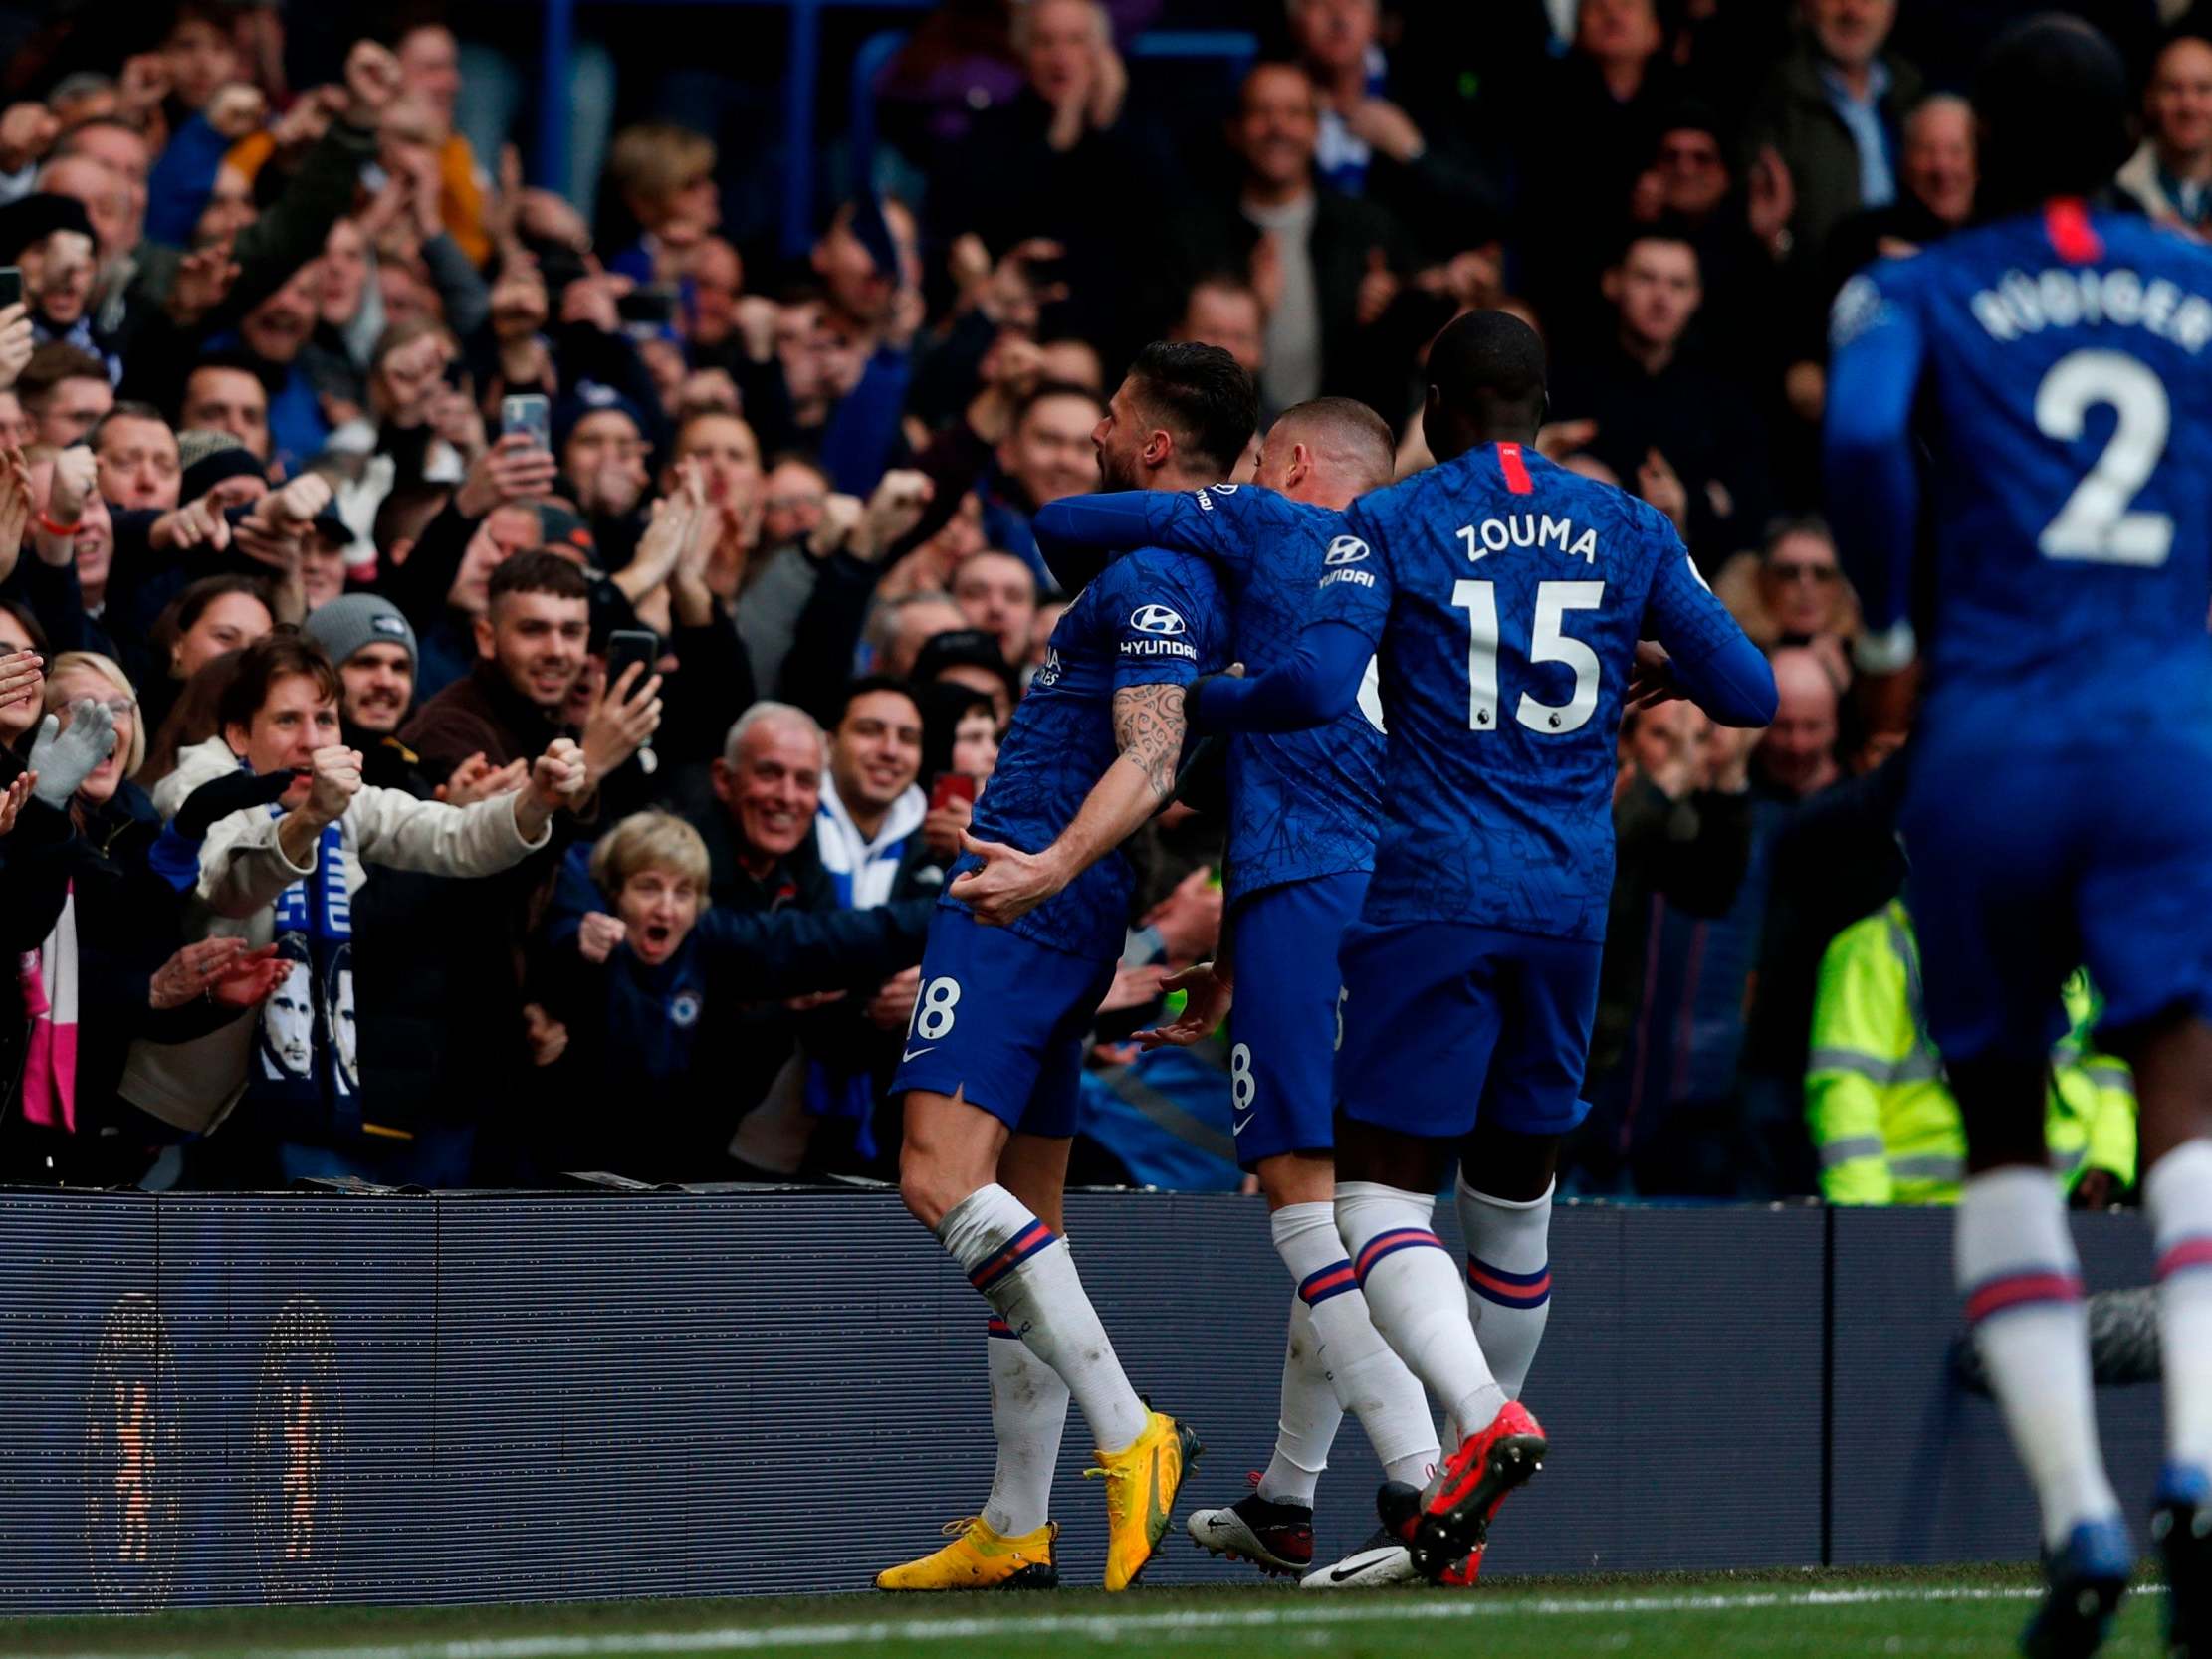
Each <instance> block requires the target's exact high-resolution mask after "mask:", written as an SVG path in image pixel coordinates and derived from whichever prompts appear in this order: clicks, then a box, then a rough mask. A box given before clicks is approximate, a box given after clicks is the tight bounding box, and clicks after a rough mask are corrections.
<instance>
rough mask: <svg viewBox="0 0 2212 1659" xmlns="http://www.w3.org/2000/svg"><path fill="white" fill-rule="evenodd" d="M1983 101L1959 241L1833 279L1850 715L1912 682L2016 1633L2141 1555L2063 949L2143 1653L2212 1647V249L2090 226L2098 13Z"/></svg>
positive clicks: (1918, 817) (1908, 799)
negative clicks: (2028, 1494)
mask: <svg viewBox="0 0 2212 1659" xmlns="http://www.w3.org/2000/svg"><path fill="white" fill-rule="evenodd" d="M1974 102H1975V110H1976V114H1977V116H1978V117H1979V119H1980V122H1981V125H1982V130H1983V133H1984V144H1983V146H1982V150H1983V154H1984V165H1983V173H1982V179H1981V186H1980V189H1979V191H1978V194H1977V198H1976V206H1977V209H1978V211H1979V213H1980V215H1981V218H1982V222H1981V223H1979V224H1977V225H1974V226H1972V227H1969V228H1968V229H1965V230H1962V231H1959V232H1956V233H1954V234H1953V235H1951V236H1949V237H1947V238H1946V239H1945V240H1944V241H1942V242H1941V243H1939V244H1938V245H1936V246H1935V247H1933V248H1931V249H1929V250H1927V251H1926V252H1924V253H1922V254H1920V255H1918V256H1916V257H1914V258H1911V259H1905V260H1896V261H1886V262H1883V263H1880V264H1879V265H1877V266H1875V267H1873V268H1872V269H1871V270H1869V271H1867V272H1865V273H1863V274H1861V275H1860V276H1858V277H1855V278H1853V279H1852V280H1851V282H1849V283H1848V284H1846V285H1845V287H1844V289H1843V290H1842V291H1841V292H1840V293H1839V295H1838V296H1837V302H1836V307H1835V311H1834V316H1833V321H1832V325H1831V335H1832V342H1833V350H1832V363H1831V369H1830V380H1829V393H1828V422H1827V460H1828V468H1827V470H1828V496H1829V501H1830V504H1831V508H1832V512H1833V514H1834V517H1835V520H1836V529H1837V539H1838V542H1839V544H1840V545H1841V546H1842V548H1843V550H1844V553H1845V556H1846V557H1847V559H1848V560H1849V561H1850V565H1851V568H1852V571H1853V574H1854V576H1855V578H1856V580H1857V581H1858V583H1859V592H1860V597H1861V601H1862V603H1863V604H1864V606H1865V608H1866V618H1867V632H1866V633H1865V634H1864V635H1863V636H1862V637H1861V641H1860V645H1859V648H1858V656H1859V666H1860V669H1861V671H1862V676H1863V690H1865V691H1866V692H1868V693H1869V694H1870V695H1869V701H1870V703H1871V705H1872V713H1873V715H1874V717H1875V724H1877V725H1878V726H1889V727H1891V728H1893V729H1894V728H1901V726H1903V724H1904V722H1905V719H1906V718H1907V717H1908V715H1909V713H1910V702H1911V696H1912V692H1913V689H1914V678H1915V671H1916V669H1917V667H1918V665H1919V664H1921V663H1922V662H1924V664H1925V668H1926V676H1925V678H1926V686H1925V699H1924V702H1923V703H1922V706H1921V708H1920V711H1919V716H1918V720H1917V724H1916V728H1915V729H1914V731H1913V733H1912V741H1911V746H1910V749H1909V750H1908V754H1909V766H1910V770H1909V773H1908V780H1907V785H1906V791H1905V798H1904V804H1903V809H1902V812H1901V815H1900V826H1901V828H1902V831H1903V839H1904V848H1905V853H1906V856H1907V859H1908V861H1909V868H1910V873H1909V875H1908V876H1907V879H1906V880H1907V888H1908V893H1909V899H1910V903H1911V906H1912V911H1913V916H1914V918H1915V920H1916V921H1917V923H1918V932H1919V937H1920V954H1921V961H1922V969H1923V974H1924V977H1925V989H1926V1010H1927V1023H1928V1031H1929V1035H1930V1036H1932V1037H1933V1038H1934V1039H1935V1042H1936V1044H1937V1046H1938V1047H1939V1048H1940V1049H1941V1050H1942V1053H1943V1059H1944V1063H1945V1066H1946V1069H1947V1075H1948V1078H1949V1081H1950V1084H1951V1087H1952V1090H1953V1092H1954V1093H1955V1094H1956V1095H1957V1097H1958V1102H1959V1109H1960V1113H1961V1115H1962V1117H1963V1118H1964V1120H1965V1124H1966V1139H1967V1178H1966V1181H1965V1184H1964V1186H1963V1188H1962V1190H1961V1193H1960V1199H1959V1204H1958V1214H1957V1242H1956V1266H1957V1273H1958V1281H1959V1288H1960V1291H1961V1293H1962V1295H1963V1296H1964V1298H1965V1301H1966V1309H1967V1320H1968V1324H1969V1326H1970V1327H1971V1329H1972V1330H1973V1332H1974V1337H1975V1341H1976V1343H1977V1345H1978V1346H1979V1348H1980V1349H1981V1353H1982V1357H1983V1360H1984V1362H1985V1364H1986V1365H1987V1368H1988V1371H1989V1375H1990V1382H1991V1388H1992V1391H1993V1392H1994V1393H1995V1394H1996V1395H1997V1398H1998V1402H1999V1404H2000V1405H2001V1406H2002V1408H2003V1410H2004V1414H2005V1419H2006V1423H2007V1426H2008V1427H2009V1428H2010V1430H2011V1431H2012V1435H2013V1439H2014V1442H2015V1444H2016V1446H2018V1448H2019V1450H2020V1451H2021V1454H2022V1457H2023V1461H2024V1462H2025V1463H2026V1464H2027V1466H2028V1468H2029V1471H2030V1473H2031V1474H2032V1475H2033V1476H2034V1478H2035V1484H2036V1488H2037V1496H2038V1499H2039V1502H2040V1507H2041V1511H2042V1520H2043V1546H2044V1556H2045V1562H2046V1568H2047V1575H2048V1578H2049V1586H2050V1587H2049V1593H2048V1595H2047V1597H2046V1599H2045V1601H2044V1604H2043V1606H2042V1607H2041V1608H2040V1609H2039V1611H2038V1612H2037V1614H2036V1615H2035V1618H2034V1620H2033V1622H2032V1623H2031V1624H2030V1626H2029V1629H2028V1633H2027V1636H2026V1638H2025V1644H2024V1645H2025V1648H2026V1651H2028V1652H2029V1653H2031V1654H2089V1653H2092V1652H2094V1651H2096V1649H2097V1647H2098V1645H2099V1643H2100V1642H2101V1640H2102V1639H2103V1636H2104V1633H2105V1630H2106V1628H2107V1627H2108V1625H2109V1622H2110V1618H2111V1615H2112V1611H2113V1609H2114V1607H2115V1606H2116V1604H2117V1602H2118V1600H2119V1597H2120V1594H2121V1592H2122V1590H2123V1589H2124V1587H2125V1585H2126V1582H2127V1580H2128V1577H2129V1575H2130V1573H2131V1571H2132V1567H2133V1547H2132V1545H2131V1543H2130V1542H2129V1539H2128V1536H2127V1530H2126V1527H2125V1524H2124V1523H2123V1521H2122V1520H2121V1518H2120V1512H2119V1504H2118V1500H2117V1499H2116V1497H2115V1496H2114V1494H2113V1491H2112V1488H2111V1485H2110V1483H2109V1482H2108V1480H2107V1479H2106V1477H2105V1473H2104V1469H2103V1463H2102V1458H2101V1454H2100V1452H2099V1448H2098V1436H2097V1423H2096V1415H2095V1406H2094V1396H2093V1394H2092V1391H2091V1381H2090V1364H2089V1345H2088V1332H2087V1322H2086V1318H2085V1314H2084V1307H2083V1302H2082V1279H2081V1268H2080V1264H2079V1262H2078V1260H2077V1258H2076V1255H2075V1249H2074V1243H2073V1237H2072V1234H2071V1233H2070V1231H2069V1229H2068V1227H2067V1224H2066V1215H2065V1210H2064V1200H2063V1199H2062V1198H2061V1196H2060V1194H2059V1191H2058V1189H2057V1188H2056V1187H2055V1186H2054V1185H2053V1183H2052V1180H2051V1177H2050V1171H2049V1168H2048V1166H2047V1163H2046V1161H2045V1148H2044V1140H2043V1123H2044V1119H2043V1101H2044V1069H2045V1064H2046V1056H2047V1055H2048V1053H2049V1047H2050V1042H2051V1039H2052V1038H2053V1037H2054V1036H2055V1035H2056V1034H2057V1033H2058V1032H2059V1031H2061V1030H2063V1029H2064V1025H2065V1020H2064V1015H2063V1014H2062V1012H2061V1004H2060V990H2061V986H2062V985H2063V984H2064V982H2065V981H2066V978H2067V976H2068V975H2069V973H2071V972H2072V971H2073V969H2074V968H2075V966H2076V965H2077V964H2078V963H2086V964H2087V965H2088V968H2089V971H2090V974H2091V977H2092V978H2094V979H2095V980H2096V982H2097V986H2098V989H2099V990H2100V992H2101V993H2102V995H2103V998H2104V1011H2103V1016H2102V1019H2101V1024H2100V1031H2099V1039H2100V1046H2101V1047H2104V1048H2107V1049H2109V1050H2110V1051H2111V1052H2113V1053H2115V1054H2117V1055H2119V1056H2120V1057H2121V1058H2123V1059H2125V1060H2126V1061H2128V1062H2129V1064H2130V1065H2131V1066H2132V1067H2133V1068H2134V1073H2135V1083H2136V1098H2137V1105H2138V1110H2139V1120H2140V1135H2141V1145H2142V1166H2143V1170H2144V1173H2143V1176H2142V1180H2141V1191H2142V1197H2143V1208H2144V1211H2145V1214H2146V1217H2147V1218H2148V1220H2149V1221H2150V1224H2151V1228H2152V1231H2153V1234H2154V1236H2155V1240H2156V1262H2157V1275H2158V1280H2159V1288H2158V1298H2159V1324H2160V1335H2161V1341H2162V1344H2163V1348H2164V1352H2165V1355H2166V1365H2165V1376H2166V1383H2165V1386H2166V1390H2167V1461H2166V1464H2165V1467H2164V1472H2163V1473H2162V1475H2161V1477H2160V1480H2159V1486H2158V1492H2157V1495H2156V1497H2155V1499H2154V1500H2153V1521H2152V1536H2153V1537H2154V1538H2156V1539H2158V1540H2159V1541H2160V1543H2161V1544H2162V1546H2163V1548H2164V1553H2165V1557H2166V1562H2165V1564H2166V1579H2167V1585H2168V1588H2169V1591H2170V1593H2169V1595H2168V1596H2167V1599H2166V1617H2167V1637H2168V1641H2167V1648H2166V1651H2170V1652H2171V1653H2173V1654H2175V1655H2177V1656H2183V1659H2187V1656H2191V1655H2193V1656H2194V1659H2208V1656H2212V640H2208V639H2207V636H2206V631H2205V608H2206V602H2207V598H2208V596H2212V496H2208V494H2207V491H2206V488H2205V481H2206V478H2207V476H2208V474H2212V253H2207V251H2206V250H2205V248H2204V247H2203V245H2202V244H2200V243H2198V242H2196V241H2194V240H2193V239H2190V238H2187V237H2185V236H2182V235H2180V234H2178V233H2175V232H2172V231H2168V230H2164V229H2161V228H2159V227H2157V226H2155V225H2153V224H2152V223H2151V222H2150V221H2149V220H2147V219H2143V218H2139V217H2137V216H2135V215H2132V214H2120V213H2108V212H2103V211H2098V210H2093V209H2092V208H2091V207H2090V206H2089V205H2088V201H2087V198H2089V197H2092V196H2094V195H2095V194H2096V193H2097V192H2098V191H2099V189H2100V188H2101V186H2102V184H2103V183H2104V182H2105V181H2106V180H2107V179H2108V178H2109V177H2110V175H2111V172H2112V170H2113V168H2114V167H2115V166H2117V164H2118V163H2119V161H2120V160H2121V159H2122V158H2123V157H2124V156H2125V155H2126V154H2127V150H2128V143H2129V139H2128V137H2127V124H2128V115H2129V111H2130V106H2131V99H2130V97H2129V93H2128V87H2127V78H2126V75H2125V73H2124V70H2123V68H2122V65H2121V62H2120V59H2119V56H2118V54H2117V53H2116V52H2114V51H2113V49H2112V48H2111V46H2110V44H2109V43H2107V42H2106V41H2105V40H2104V39H2103V38H2102V37H2101V35H2099V34H2098V33H2097V32H2096V31H2095V30H2093V29H2091V28H2090V27H2089V26H2088V25H2086V24H2083V23H2080V22H2077V21H2074V20H2072V19H2061V18H2053V17H2047V18H2043V19H2037V20H2033V21H2031V22H2029V23H2027V24H2024V25H2022V26H2020V27H2019V28H2017V29H2015V30H2013V31H2012V32H2010V33H2009V34H2007V35H2006V36H2004V37H2003V38H2001V39H2000V41H1999V42H1998V43H1997V45H1996V46H1995V47H1993V48H1992V50H1991V53H1990V55H1989V57H1988V59H1987V60H1986V61H1985V63H1984V64H1983V66H1982V70H1981V74H1980V76H1979V78H1978V79H1977V82H1976V86H1975V92H1974ZM1915 437H1917V438H1918V439H1919V440H1921V441H1922V442H1924V444H1925V457H1924V459H1925V464H1924V466H1922V465H1918V464H1916V462H1917V460H1918V459H1919V458H1918V457H1916V455H1915V447H1916V446H1915V444H1914V441H1913V440H1914V439H1915ZM1923 505H1924V508H1925V512H1924V513H1923ZM1923 524H1926V525H1928V526H1929V527H1930V528H1931V530H1932V539H1933V543H1934V545H1933V547H1932V553H1933V557H1932V560H1931V561H1930V562H1929V564H1928V566H1927V567H1926V568H1925V569H1917V568H1916V567H1915V566H1916V560H1915V553H1916V551H1917V542H1918V539H1919V532H1920V530H1921V528H1922V526H1923Z"/></svg>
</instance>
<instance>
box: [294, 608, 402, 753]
mask: <svg viewBox="0 0 2212 1659" xmlns="http://www.w3.org/2000/svg"><path fill="white" fill-rule="evenodd" d="M300 631H301V632H302V633H304V634H306V635H307V636H308V637H309V638H310V639H312V640H314V641H315V643H316V644H318V645H320V646H322V647H323V649H324V650H325V651H328V652H329V653H330V654H331V661H332V662H333V663H335V664H337V671H338V677H339V678H340V679H341V680H343V681H344V682H345V701H344V704H343V706H342V708H341V710H340V714H341V717H342V719H343V721H344V725H345V740H346V742H347V743H348V744H350V745H351V746H353V747H355V748H358V749H360V750H362V751H363V752H364V753H365V752H366V751H367V750H368V749H369V748H370V747H372V746H374V745H375V744H377V743H379V742H381V741H382V739H384V738H386V737H389V736H390V735H391V734H392V733H393V732H395V731H397V730H398V729H399V727H400V726H401V725H402V723H404V722H405V720H406V719H407V712H408V710H409V709H410V708H411V707H412V706H413V704H414V701H415V631H414V629H413V628H412V627H410V626H409V625H408V622H407V619H406V618H405V617H404V616H402V615H400V614H399V607H398V606H397V605H395V604H393V603H392V602H391V601H390V600H389V599H385V598H381V597H379V596H378V595H376V594H373V593H348V594H344V595H342V596H341V597H339V598H336V599H332V600H331V601H330V602H329V603H328V604H325V605H319V606H317V607H316V608H315V609H314V610H313V611H311V612H309V613H308V619H307V620H306V621H305V622H303V623H302V624H301V625H300ZM364 737H365V738H366V739H367V741H366V742H364V741H362V739H363V738H364Z"/></svg>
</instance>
